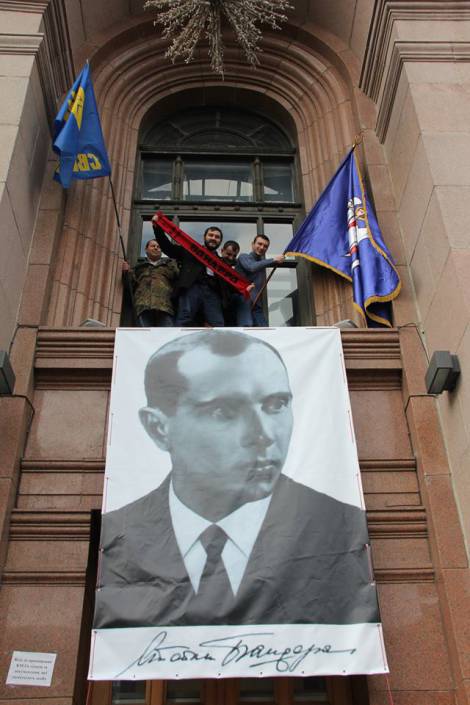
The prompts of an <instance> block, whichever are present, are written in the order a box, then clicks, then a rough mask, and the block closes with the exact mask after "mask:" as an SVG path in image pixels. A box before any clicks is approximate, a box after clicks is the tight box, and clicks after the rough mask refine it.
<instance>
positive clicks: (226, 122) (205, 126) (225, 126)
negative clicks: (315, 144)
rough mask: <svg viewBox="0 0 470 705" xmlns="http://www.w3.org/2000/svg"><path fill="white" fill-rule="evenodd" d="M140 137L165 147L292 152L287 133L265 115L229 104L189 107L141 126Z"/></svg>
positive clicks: (156, 145)
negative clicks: (151, 123) (231, 107)
mask: <svg viewBox="0 0 470 705" xmlns="http://www.w3.org/2000/svg"><path fill="white" fill-rule="evenodd" d="M141 141H142V143H143V144H145V145H146V146H147V147H154V148H155V149H161V150H164V151H171V150H179V149H183V150H186V151H188V150H191V149H195V150H199V149H201V150H203V151H220V148H221V147H223V148H224V150H233V151H235V150H236V149H239V148H240V147H244V148H246V149H249V150H252V151H254V150H258V151H271V152H287V153H292V151H293V150H292V144H291V142H290V140H289V139H288V137H287V136H286V135H285V134H284V133H283V132H282V130H280V129H279V128H278V127H277V126H276V125H275V124H274V123H272V122H270V121H269V120H267V119H266V118H265V117H261V116H260V115H256V114H255V113H250V112H246V111H241V110H231V109H230V108H215V107H206V108H192V109H191V110H182V111H179V112H178V113H177V114H176V115H173V116H172V117H171V118H170V119H168V120H164V121H163V122H160V123H157V124H156V125H155V124H154V125H152V126H151V127H150V129H144V130H143V134H142V136H141Z"/></svg>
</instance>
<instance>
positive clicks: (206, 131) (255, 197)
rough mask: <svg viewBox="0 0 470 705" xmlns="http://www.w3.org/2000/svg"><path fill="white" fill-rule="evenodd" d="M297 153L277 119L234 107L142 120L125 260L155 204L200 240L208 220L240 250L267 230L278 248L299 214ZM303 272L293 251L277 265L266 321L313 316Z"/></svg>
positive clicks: (302, 320) (142, 236) (136, 249)
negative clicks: (143, 121) (144, 121)
mask: <svg viewBox="0 0 470 705" xmlns="http://www.w3.org/2000/svg"><path fill="white" fill-rule="evenodd" d="M296 157H297V155H296V148H295V144H294V142H293V141H292V140H291V138H290V137H289V136H288V135H287V134H286V133H285V132H284V130H283V129H281V128H280V127H279V126H278V125H276V124H275V123H274V122H272V121H271V120H269V119H267V118H266V117H264V116H260V115H258V114H256V113H252V112H248V111H241V110H239V109H235V108H232V107H230V108H229V107H227V108H224V107H214V106H208V107H199V108H195V109H190V110H188V109H186V110H182V111H178V112H176V113H174V114H173V115H171V116H169V117H168V116H167V117H166V118H165V119H163V120H160V121H158V119H157V120H155V122H153V124H151V125H147V124H146V125H144V127H143V128H142V130H141V134H140V138H139V154H138V163H137V177H136V183H135V190H134V203H133V219H132V235H133V237H132V239H131V245H130V253H129V254H130V258H131V260H132V261H136V260H137V258H138V257H139V256H143V255H144V246H145V243H146V242H147V240H149V239H150V238H151V237H152V236H153V234H152V227H151V223H150V219H151V217H152V215H153V213H154V212H155V210H156V209H158V208H159V209H161V210H162V211H163V212H164V213H165V214H166V215H169V216H171V217H173V219H174V220H175V222H176V223H177V224H178V225H180V227H181V228H182V229H183V230H185V231H186V232H188V233H189V234H190V235H192V236H193V237H194V238H195V239H197V240H199V241H201V237H202V233H203V232H204V230H205V228H206V227H208V226H209V225H217V226H219V227H221V229H222V230H223V233H224V239H225V240H236V241H237V242H238V243H239V244H240V248H241V251H242V252H249V251H250V250H251V243H252V241H253V239H254V238H255V236H256V235H259V234H265V235H267V236H268V237H269V238H270V240H271V246H270V250H269V253H268V256H273V255H275V254H279V253H281V252H282V251H283V250H284V248H285V246H286V245H287V243H288V242H289V240H290V239H291V237H292V234H293V232H294V229H295V227H296V226H297V225H298V222H299V221H301V219H302V216H303V208H302V198H301V193H300V184H299V181H298V179H297V178H296V173H297V169H296V163H297V162H296ZM309 272H310V268H309V267H308V265H306V263H302V262H300V263H299V262H297V261H296V260H294V259H293V258H292V260H291V261H288V262H286V263H285V264H284V265H282V266H281V267H279V270H278V271H277V272H276V274H275V275H274V276H273V278H272V280H271V282H270V284H269V286H268V289H267V292H266V295H265V300H264V307H265V313H266V314H267V316H268V320H269V323H270V325H273V326H277V325H280V326H283V325H311V324H312V323H313V322H314V321H313V318H312V316H313V314H312V306H311V301H310V291H311V286H310V282H309ZM268 274H269V270H268ZM299 289H301V291H302V296H301V297H299Z"/></svg>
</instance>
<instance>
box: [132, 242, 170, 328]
mask: <svg viewBox="0 0 470 705" xmlns="http://www.w3.org/2000/svg"><path fill="white" fill-rule="evenodd" d="M145 254H146V259H145V260H144V261H143V262H138V263H137V264H136V266H135V267H134V269H131V268H130V267H129V264H128V263H127V262H123V263H122V271H123V272H124V273H128V276H130V279H131V285H132V288H133V290H134V306H135V315H136V316H137V322H138V324H139V326H142V327H144V328H148V327H152V326H159V327H165V328H166V327H168V326H172V325H173V314H174V310H173V303H172V294H173V287H174V283H175V281H176V278H177V276H178V266H177V264H176V262H175V260H171V259H167V258H166V257H162V250H161V247H160V245H159V244H158V242H156V240H149V241H148V242H147V244H146V245H145Z"/></svg>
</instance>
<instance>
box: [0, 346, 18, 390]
mask: <svg viewBox="0 0 470 705" xmlns="http://www.w3.org/2000/svg"><path fill="white" fill-rule="evenodd" d="M15 380H16V377H15V373H14V372H13V369H12V367H11V364H10V358H9V357H8V353H6V352H5V351H4V350H0V394H13V388H14V386H15Z"/></svg>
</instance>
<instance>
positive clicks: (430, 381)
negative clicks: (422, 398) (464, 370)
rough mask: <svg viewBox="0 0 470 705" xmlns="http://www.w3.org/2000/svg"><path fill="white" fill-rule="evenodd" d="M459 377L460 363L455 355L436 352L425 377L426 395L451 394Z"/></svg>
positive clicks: (446, 352)
mask: <svg viewBox="0 0 470 705" xmlns="http://www.w3.org/2000/svg"><path fill="white" fill-rule="evenodd" d="M459 375H460V363H459V358H458V357H457V355H453V354H452V353H450V352H449V351H448V350H436V352H435V353H433V356H432V357H431V361H430V363H429V367H428V369H427V372H426V376H425V382H426V389H427V392H428V394H442V392H444V391H447V392H451V391H452V390H453V389H454V387H455V385H456V384H457V379H458V377H459Z"/></svg>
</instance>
